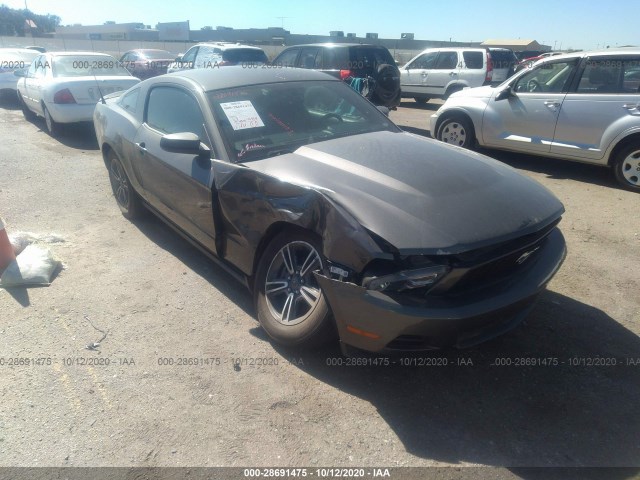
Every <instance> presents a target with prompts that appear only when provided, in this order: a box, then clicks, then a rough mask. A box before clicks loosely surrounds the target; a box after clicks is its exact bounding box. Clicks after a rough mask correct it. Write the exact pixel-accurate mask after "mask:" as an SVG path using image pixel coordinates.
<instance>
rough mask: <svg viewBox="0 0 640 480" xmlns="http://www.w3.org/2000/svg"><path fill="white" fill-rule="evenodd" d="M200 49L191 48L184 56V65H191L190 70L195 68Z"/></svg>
mask: <svg viewBox="0 0 640 480" xmlns="http://www.w3.org/2000/svg"><path fill="white" fill-rule="evenodd" d="M199 48H200V47H197V46H196V47H191V48H190V49H189V50H187V53H185V54H184V55H183V56H182V60H181V62H182V63H190V64H191V65H190V67H189V68H193V65H194V64H195V61H196V55H197V54H198V49H199Z"/></svg>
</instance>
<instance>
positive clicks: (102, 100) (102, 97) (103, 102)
mask: <svg viewBox="0 0 640 480" xmlns="http://www.w3.org/2000/svg"><path fill="white" fill-rule="evenodd" d="M91 73H93V79H94V80H95V81H96V87H98V93H99V94H100V103H102V104H103V105H106V104H107V102H105V101H104V95H102V90H100V84H99V83H98V77H96V72H94V71H93V68H92V69H91Z"/></svg>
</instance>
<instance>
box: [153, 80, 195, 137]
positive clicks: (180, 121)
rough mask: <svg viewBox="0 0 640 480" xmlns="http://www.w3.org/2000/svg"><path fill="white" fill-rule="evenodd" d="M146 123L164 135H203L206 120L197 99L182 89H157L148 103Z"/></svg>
mask: <svg viewBox="0 0 640 480" xmlns="http://www.w3.org/2000/svg"><path fill="white" fill-rule="evenodd" d="M146 123H147V125H149V126H150V127H151V128H154V129H156V130H158V131H160V132H162V133H165V134H166V133H182V132H191V133H195V134H196V135H200V137H201V138H203V137H202V134H203V124H204V119H203V117H202V112H201V110H200V106H199V105H198V102H197V101H196V99H195V98H193V97H192V96H191V95H189V94H188V93H187V92H185V91H184V90H182V89H179V88H174V87H156V88H154V89H153V90H151V93H150V94H149V99H148V101H147V118H146Z"/></svg>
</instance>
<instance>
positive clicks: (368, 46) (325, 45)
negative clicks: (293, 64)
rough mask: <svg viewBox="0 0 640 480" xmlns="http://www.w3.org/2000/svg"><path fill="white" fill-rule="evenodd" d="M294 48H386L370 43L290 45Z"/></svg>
mask: <svg viewBox="0 0 640 480" xmlns="http://www.w3.org/2000/svg"><path fill="white" fill-rule="evenodd" d="M294 47H329V48H342V47H344V48H348V47H367V48H386V47H384V46H383V45H374V44H372V43H302V44H300V45H291V46H290V47H287V49H289V48H294Z"/></svg>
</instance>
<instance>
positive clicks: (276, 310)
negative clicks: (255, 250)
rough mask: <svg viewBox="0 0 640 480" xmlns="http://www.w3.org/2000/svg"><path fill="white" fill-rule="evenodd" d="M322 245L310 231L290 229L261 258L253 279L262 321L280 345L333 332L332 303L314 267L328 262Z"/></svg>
mask: <svg viewBox="0 0 640 480" xmlns="http://www.w3.org/2000/svg"><path fill="white" fill-rule="evenodd" d="M321 251H322V249H321V247H320V242H319V240H318V239H317V238H316V237H315V236H314V235H312V234H311V233H308V232H304V231H293V232H290V231H289V232H283V233H281V234H279V235H278V236H277V237H275V238H274V239H273V240H272V241H271V243H270V244H269V245H268V246H267V248H266V249H265V251H264V253H263V254H262V257H261V258H260V263H259V265H258V269H257V273H256V281H255V284H254V300H255V303H256V311H257V314H258V321H259V322H260V324H261V325H262V328H264V329H265V331H266V332H267V334H268V335H269V336H270V337H271V338H272V339H273V340H275V341H276V342H277V343H279V344H281V345H285V346H290V347H293V346H295V347H297V346H316V345H319V344H321V343H324V342H326V341H327V340H328V339H329V338H330V337H331V336H332V332H333V329H332V322H331V312H330V310H329V305H328V304H327V300H326V299H325V297H324V294H323V293H322V289H321V288H320V285H319V284H318V282H317V280H316V278H315V275H314V273H313V272H315V271H323V270H324V268H325V263H324V260H323V258H322V254H321Z"/></svg>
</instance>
